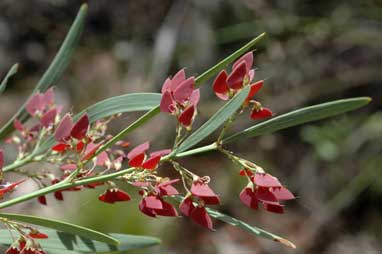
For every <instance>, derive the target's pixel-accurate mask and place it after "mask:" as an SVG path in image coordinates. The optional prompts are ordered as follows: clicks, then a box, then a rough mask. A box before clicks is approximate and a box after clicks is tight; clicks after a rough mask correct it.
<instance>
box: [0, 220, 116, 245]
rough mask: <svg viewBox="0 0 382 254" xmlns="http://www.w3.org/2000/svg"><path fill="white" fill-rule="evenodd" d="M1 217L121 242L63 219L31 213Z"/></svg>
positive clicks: (111, 242)
mask: <svg viewBox="0 0 382 254" xmlns="http://www.w3.org/2000/svg"><path fill="white" fill-rule="evenodd" d="M0 217H3V218H7V219H10V220H15V221H20V222H25V223H30V224H33V225H39V226H43V227H47V228H52V229H56V230H60V231H63V232H67V233H71V234H74V235H78V236H82V237H86V238H89V239H92V240H96V241H100V242H104V243H108V244H113V245H118V244H119V241H118V240H117V239H115V238H113V237H111V236H109V235H106V234H104V233H101V232H97V231H95V230H92V229H89V228H85V227H81V226H78V225H74V224H70V223H67V222H63V221H58V220H51V219H45V218H41V217H37V216H30V215H22V214H13V213H0Z"/></svg>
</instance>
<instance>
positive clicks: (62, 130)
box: [54, 114, 73, 142]
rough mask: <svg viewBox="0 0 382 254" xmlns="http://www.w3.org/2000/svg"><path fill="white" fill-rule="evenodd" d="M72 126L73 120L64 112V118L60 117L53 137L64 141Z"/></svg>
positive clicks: (68, 135)
mask: <svg viewBox="0 0 382 254" xmlns="http://www.w3.org/2000/svg"><path fill="white" fill-rule="evenodd" d="M72 127H73V120H72V117H71V116H70V115H69V114H66V115H65V116H64V118H62V120H61V122H60V124H59V125H58V127H57V129H56V131H55V133H54V137H55V139H56V140H57V141H60V142H61V141H65V140H67V139H68V138H69V137H70V132H71V130H72Z"/></svg>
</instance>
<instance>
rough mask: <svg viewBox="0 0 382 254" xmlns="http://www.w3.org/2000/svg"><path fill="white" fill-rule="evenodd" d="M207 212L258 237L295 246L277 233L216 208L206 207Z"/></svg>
mask: <svg viewBox="0 0 382 254" xmlns="http://www.w3.org/2000/svg"><path fill="white" fill-rule="evenodd" d="M207 212H208V213H209V215H210V216H211V217H213V218H215V219H218V220H221V221H223V222H225V223H228V224H230V225H232V226H235V227H239V228H241V229H243V230H245V231H247V232H249V233H251V234H255V235H257V236H260V237H264V238H267V239H270V240H273V241H276V242H279V243H281V244H284V245H286V246H288V247H291V248H296V246H295V245H294V244H293V243H292V242H290V241H288V240H286V239H285V238H282V237H280V236H278V235H275V234H272V233H270V232H268V231H266V230H264V229H261V228H258V227H255V226H251V225H249V224H247V223H245V222H244V221H241V220H238V219H236V218H233V217H231V216H228V215H226V214H223V213H220V212H218V211H216V210H213V209H211V208H207Z"/></svg>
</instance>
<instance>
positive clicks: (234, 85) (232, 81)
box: [227, 62, 247, 90]
mask: <svg viewBox="0 0 382 254" xmlns="http://www.w3.org/2000/svg"><path fill="white" fill-rule="evenodd" d="M246 73H247V69H246V64H245V62H242V63H240V64H239V65H238V66H237V67H236V68H235V69H234V70H233V71H232V72H231V74H230V75H229V76H228V77H227V85H228V87H229V88H231V89H234V90H238V89H240V88H242V87H243V81H244V77H245V75H246Z"/></svg>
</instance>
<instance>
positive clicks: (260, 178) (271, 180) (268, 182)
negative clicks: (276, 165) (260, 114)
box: [252, 173, 282, 187]
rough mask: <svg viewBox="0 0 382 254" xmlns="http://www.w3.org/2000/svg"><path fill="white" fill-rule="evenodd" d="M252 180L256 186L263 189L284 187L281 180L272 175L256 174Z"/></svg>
mask: <svg viewBox="0 0 382 254" xmlns="http://www.w3.org/2000/svg"><path fill="white" fill-rule="evenodd" d="M252 179H253V182H254V183H255V184H256V185H258V186H261V187H282V185H281V183H280V182H279V180H278V179H277V178H276V177H274V176H272V175H270V174H266V173H256V174H255V176H254V177H253V178H252Z"/></svg>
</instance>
